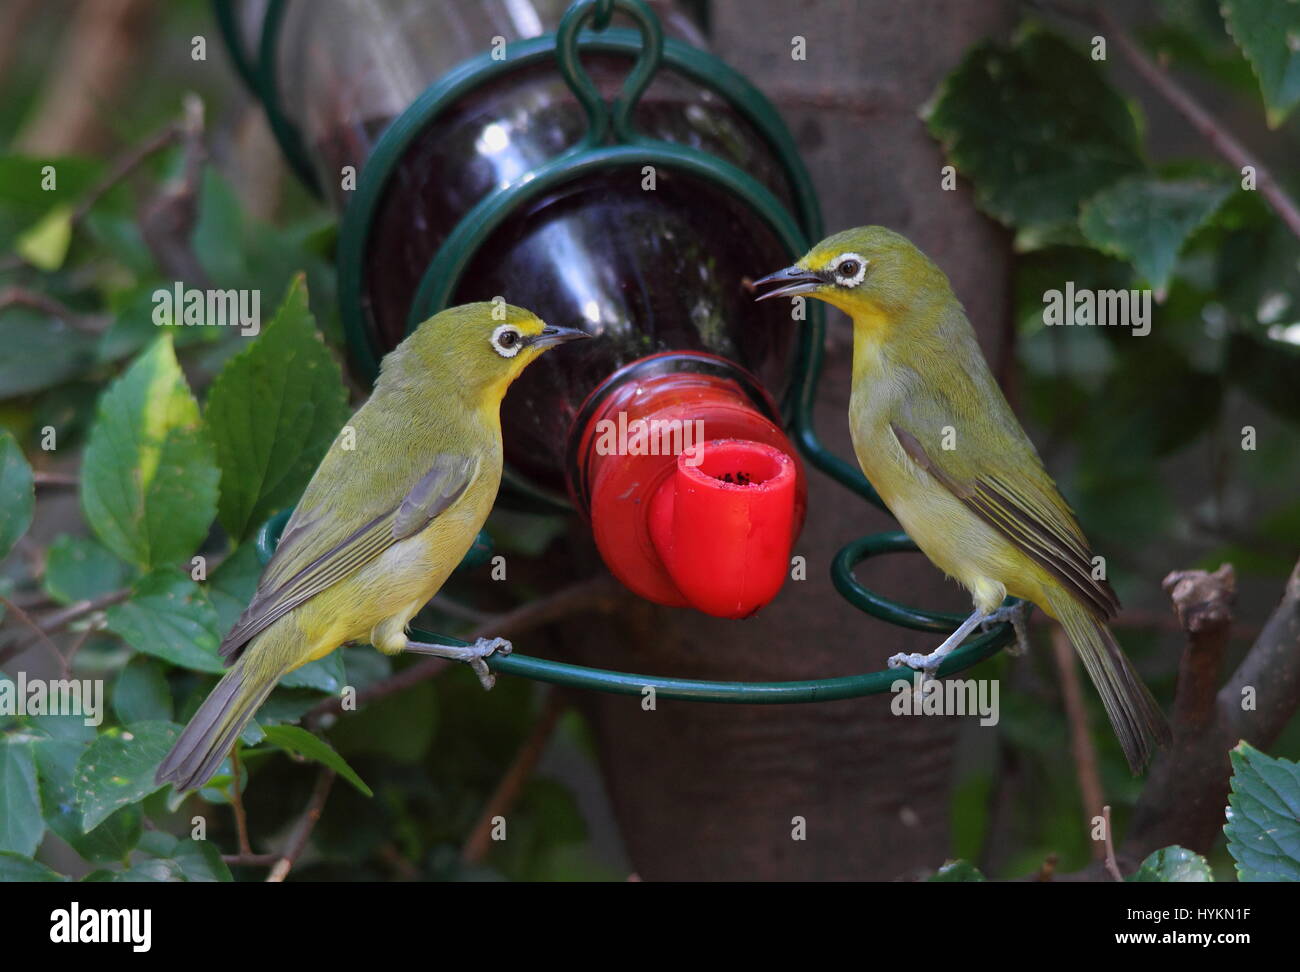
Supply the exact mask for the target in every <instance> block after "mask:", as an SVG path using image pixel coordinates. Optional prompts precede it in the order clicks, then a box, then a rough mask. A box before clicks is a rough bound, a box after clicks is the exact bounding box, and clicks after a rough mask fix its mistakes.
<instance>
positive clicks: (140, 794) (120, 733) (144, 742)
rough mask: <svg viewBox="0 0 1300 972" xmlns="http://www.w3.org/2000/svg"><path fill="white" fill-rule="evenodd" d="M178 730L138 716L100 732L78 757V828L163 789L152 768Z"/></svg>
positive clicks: (96, 822)
mask: <svg viewBox="0 0 1300 972" xmlns="http://www.w3.org/2000/svg"><path fill="white" fill-rule="evenodd" d="M180 731H181V727H180V726H178V725H176V724H175V723H172V722H136V723H132V724H131V725H129V726H127V727H125V728H121V729H119V728H116V727H114V728H111V729H106V730H104V731H103V732H101V733H100V734H99V737H98V738H97V739H96V740H95V741H94V742H93V743H91V744H90V745H89V746H87V747H86V751H85V752H83V753H82V754H81V757H80V758H79V759H78V760H77V770H76V781H75V787H76V793H77V802H78V803H79V804H80V806H81V811H82V820H81V826H82V828H83V829H85V830H93V829H94V828H95V827H97V826H98V825H99V824H100V823H102V822H103V821H104V820H107V819H108V817H109V816H110V815H111V814H113V813H114V812H116V811H117V810H120V809H121V808H122V807H125V806H128V805H130V804H132V803H138V802H139V801H141V800H143V799H144V798H145V797H147V796H148V795H149V794H150V793H154V792H156V791H158V790H161V789H162V788H163V786H165V785H166V784H158V783H155V782H154V779H153V778H154V773H155V772H157V770H158V764H159V763H161V762H162V760H163V757H164V756H166V755H167V751H168V750H169V749H171V747H172V744H173V743H174V742H176V737H177V736H179V735H180Z"/></svg>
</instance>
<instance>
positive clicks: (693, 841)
mask: <svg viewBox="0 0 1300 972" xmlns="http://www.w3.org/2000/svg"><path fill="white" fill-rule="evenodd" d="M1012 14H1013V9H1012V4H1010V3H1003V2H995V0H990V2H986V3H980V4H972V3H969V2H967V0H929V2H912V3H907V4H899V3H897V2H896V0H864V2H857V3H855V2H844V0H841V2H833V0H809V2H803V3H799V4H791V3H786V2H781V0H762V2H745V3H741V2H739V0H719V2H715V3H713V4H712V5H711V16H712V31H713V37H714V47H715V51H716V52H717V53H718V54H719V55H720V56H722V57H723V58H724V59H725V60H727V61H728V62H730V63H731V64H732V65H734V66H735V67H737V68H738V69H740V70H741V71H743V72H745V73H746V74H748V75H749V76H750V77H751V78H752V79H753V80H754V81H755V83H756V84H758V86H759V87H760V88H762V89H763V90H764V92H765V93H767V94H768V95H769V97H771V98H773V100H775V101H776V102H777V106H778V107H779V108H780V109H781V111H782V113H783V115H784V117H785V119H786V121H787V123H788V124H789V126H790V128H791V130H792V131H793V133H794V134H795V137H796V140H797V141H798V143H799V145H800V147H801V150H802V152H803V155H804V160H805V162H806V164H807V165H808V167H809V169H810V170H811V172H812V174H813V177H814V179H815V181H816V183H817V188H818V190H819V192H820V195H821V200H822V206H823V211H824V212H825V213H826V215H827V220H826V222H827V232H834V231H837V230H841V229H845V228H848V227H851V226H855V225H862V224H868V223H880V224H883V225H887V226H890V227H892V228H894V229H897V230H899V231H901V232H903V233H905V234H906V235H908V236H909V237H910V238H911V239H912V240H914V241H915V242H916V243H917V245H919V246H920V247H921V248H922V249H923V250H924V251H925V252H926V253H928V254H929V255H930V256H931V257H932V258H933V259H934V260H935V261H936V262H937V263H938V264H939V265H940V266H941V267H942V268H943V269H944V270H945V271H946V272H947V273H948V275H949V277H950V278H951V280H952V283H953V286H954V288H955V289H956V292H957V294H958V296H959V298H961V300H962V301H963V302H964V304H965V306H966V309H967V311H968V313H969V315H970V317H971V320H972V322H973V323H974V324H975V327H976V329H977V330H978V331H979V334H980V338H981V341H982V342H983V344H984V347H985V351H986V353H987V354H988V355H989V358H990V361H991V362H992V363H993V364H994V366H995V369H996V370H997V371H998V372H999V373H1002V371H1003V368H1002V365H1003V364H1004V363H1005V362H1003V361H1002V360H1001V359H1002V358H1003V357H1004V344H1003V336H1004V334H1005V333H1006V328H1007V326H1008V325H1007V299H1008V266H1009V247H1008V242H1007V238H1006V236H1005V234H1003V233H1002V232H1001V231H1000V230H998V228H997V227H995V226H994V225H992V224H991V223H989V222H988V221H987V220H985V219H984V218H983V217H981V216H979V215H978V214H977V213H976V212H975V210H974V208H973V206H972V204H971V201H970V198H969V196H968V195H967V193H966V192H965V189H964V187H963V188H961V189H959V191H956V192H945V191H943V190H942V189H941V187H940V180H941V172H940V169H941V167H942V166H943V164H944V162H943V159H942V157H941V154H940V152H939V149H938V146H937V145H936V144H935V143H934V141H933V140H932V139H931V138H930V137H929V135H928V134H927V133H926V130H925V127H924V124H923V123H922V122H921V120H920V119H919V118H918V111H919V109H920V107H921V105H922V104H923V103H924V102H925V101H926V100H927V99H928V98H929V97H930V96H931V95H932V94H933V92H934V90H935V88H936V86H937V85H938V83H939V81H940V80H941V79H942V78H943V77H944V75H946V74H947V73H948V72H949V71H951V70H952V69H953V68H954V67H955V66H956V65H957V63H958V61H959V60H960V58H961V57H962V55H963V53H964V52H965V50H966V49H967V48H968V47H969V46H970V45H971V44H973V43H974V42H976V41H977V40H978V39H980V38H981V37H983V36H986V35H989V34H998V33H1001V32H1003V31H1004V30H1005V29H1006V28H1008V27H1009V26H1010V24H1011V22H1012ZM796 35H800V36H802V37H804V38H805V39H806V50H807V59H806V60H802V61H796V60H793V59H792V57H791V49H792V38H794V37H795V36H796ZM773 269H776V268H774V267H755V268H754V273H755V275H757V274H760V273H764V272H767V271H769V270H773ZM831 317H832V319H831V321H830V326H829V328H828V331H829V337H828V360H827V367H826V372H825V375H824V377H823V380H822V387H821V388H820V390H819V394H818V409H817V423H818V429H819V431H820V432H821V435H822V437H823V439H824V440H825V441H826V443H827V444H828V445H829V446H830V447H831V448H833V449H835V450H836V451H837V452H839V453H840V454H842V455H845V456H851V455H852V449H851V446H850V443H849V435H848V427H847V423H846V419H845V413H846V409H847V407H848V398H849V378H850V374H849V372H850V340H851V336H850V332H849V328H848V324H847V321H846V320H845V319H844V318H843V317H842V316H841V315H839V314H838V312H831ZM896 528H897V527H896V526H895V525H894V524H893V522H892V521H891V520H889V519H888V518H887V517H885V516H883V515H881V514H879V513H876V512H875V511H874V510H872V509H871V508H869V507H868V506H867V504H866V503H864V502H862V501H860V500H858V499H856V498H854V497H852V496H851V495H850V494H848V493H847V492H845V491H844V490H843V489H842V488H841V487H840V486H838V485H836V484H834V483H832V482H831V481H829V480H828V479H826V478H825V477H823V476H821V475H819V474H817V473H815V472H813V473H812V474H811V475H810V483H809V497H808V522H807V525H806V526H805V528H804V531H803V535H802V536H801V537H800V538H799V540H798V542H797V543H796V545H795V553H797V554H802V555H803V556H804V557H806V558H807V563H808V579H807V580H805V581H802V582H794V581H791V582H788V583H787V584H786V587H785V589H784V590H783V591H782V593H781V594H780V596H779V597H778V598H777V600H776V601H775V602H774V603H773V604H772V605H770V606H769V607H767V608H765V609H764V610H763V611H762V612H760V614H759V615H758V616H757V617H756V618H753V619H750V620H747V621H742V622H729V621H720V620H715V619H712V618H707V617H704V616H702V615H700V614H697V613H694V612H690V611H684V610H668V609H662V608H657V607H654V606H651V605H645V606H644V607H643V608H638V609H636V610H635V611H633V612H632V613H631V615H629V616H627V617H625V618H622V619H620V622H619V623H618V624H617V625H616V626H609V625H606V624H604V623H601V624H599V625H589V626H584V625H581V624H575V625H570V626H569V627H567V628H566V629H565V630H564V632H563V638H562V640H563V642H564V644H565V646H566V649H567V652H568V653H569V654H570V655H571V656H572V657H574V658H575V660H578V661H580V662H583V663H586V664H592V665H599V666H601V667H608V668H616V669H621V670H625V671H634V672H640V673H658V674H671V675H679V676H684V677H696V678H726V679H738V680H784V679H804V678H818V677H824V676H832V675H844V674H852V673H858V672H864V671H869V670H874V669H879V668H882V667H884V664H885V659H886V658H887V657H888V656H889V655H891V654H893V653H894V652H897V651H917V650H928V648H930V647H933V644H934V643H935V640H936V639H935V638H934V637H933V636H931V635H924V634H917V633H914V632H909V631H905V630H902V629H899V628H894V627H891V626H888V625H886V624H884V623H883V622H880V621H877V620H875V619H872V618H870V617H868V616H866V615H864V614H862V613H860V612H858V611H857V610H855V609H854V608H852V607H850V606H849V605H848V604H847V603H845V602H844V601H843V599H841V598H840V596H839V595H838V594H837V593H836V592H835V590H834V589H833V587H832V586H831V582H830V577H829V565H830V561H831V558H832V557H833V556H834V554H835V552H836V550H838V549H839V547H841V546H842V545H843V544H845V543H847V542H848V541H850V540H852V539H853V538H855V537H857V536H860V535H861V534H863V533H868V532H873V531H877V530H882V529H896ZM859 576H860V577H861V578H862V580H863V581H864V583H866V584H867V585H868V586H871V587H875V588H877V589H880V590H882V591H883V592H885V593H887V594H890V595H891V596H899V597H903V598H905V599H906V600H908V601H909V602H910V603H914V604H917V605H919V606H924V607H931V608H949V609H954V610H962V609H967V603H968V602H967V601H966V599H965V597H964V595H961V594H959V593H958V592H957V591H956V589H955V587H954V586H953V585H950V584H945V582H944V581H943V580H942V578H941V577H940V575H939V574H938V572H937V571H936V570H935V569H934V568H933V567H931V566H929V565H928V564H927V563H926V562H925V561H924V559H923V558H921V557H919V556H894V557H886V558H882V559H877V560H875V561H873V562H869V563H868V564H864V565H863V566H862V568H860V570H859ZM575 701H576V702H577V704H579V705H580V706H581V707H582V708H583V709H584V711H585V712H586V714H587V716H588V717H589V718H590V720H591V723H592V725H593V727H594V730H595V733H596V736H597V740H598V749H599V756H600V761H601V766H602V769H603V772H604V774H605V779H606V783H607V786H608V788H609V793H610V796H611V800H612V803H613V806H614V810H615V813H616V815H617V818H618V821H619V824H620V827H621V829H622V832H623V836H624V839H625V842H626V845H627V848H628V852H629V854H630V856H631V859H632V862H633V866H634V868H635V869H636V871H637V872H638V873H639V874H640V875H641V877H643V878H645V879H647V880H651V879H663V880H690V879H720V880H736V879H742V880H743V879H757V880H783V879H790V880H807V879H814V880H820V879H892V878H898V877H909V876H913V875H916V874H918V873H921V872H923V871H926V870H930V869H933V868H934V867H936V866H938V865H939V864H941V863H942V862H943V860H944V857H945V854H946V853H947V852H948V845H949V826H948V805H949V789H950V777H951V769H952V747H953V742H954V738H955V731H956V727H955V725H954V724H953V722H952V721H951V720H949V719H946V718H939V717H929V718H900V717H895V716H893V715H892V714H891V712H890V707H889V701H890V697H889V696H873V697H869V698H865V699H858V700H850V701H844V702H832V703H818V704H810V705H772V706H735V705H708V704H697V703H684V702H669V701H664V700H662V699H661V700H659V702H658V705H657V708H656V710H655V711H644V710H643V709H642V706H641V700H640V699H636V698H625V697H621V696H610V695H600V694H596V693H590V694H588V693H583V694H581V695H580V696H578V697H577V698H575ZM797 818H801V819H802V820H803V821H804V828H805V831H804V833H805V839H802V840H799V839H795V838H796V836H797V833H796V829H797V827H798V824H799V819H797Z"/></svg>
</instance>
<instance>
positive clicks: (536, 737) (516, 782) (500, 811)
mask: <svg viewBox="0 0 1300 972" xmlns="http://www.w3.org/2000/svg"><path fill="white" fill-rule="evenodd" d="M564 709H565V705H564V702H563V701H562V700H561V699H560V697H559V695H558V694H557V693H556V692H555V690H554V689H551V690H548V692H547V694H546V702H545V704H544V706H543V708H542V714H541V715H540V716H539V717H538V719H537V723H536V725H534V726H533V731H532V732H530V733H529V734H528V738H527V739H525V740H524V743H523V745H522V746H520V747H519V752H518V753H517V754H515V758H514V761H513V762H512V763H511V764H510V768H509V769H507V770H506V773H505V775H504V776H503V777H501V782H500V783H498V784H497V788H496V789H495V790H494V791H493V792H492V796H491V797H490V798H489V799H488V802H487V805H486V806H485V807H484V808H483V813H482V814H481V815H480V816H479V819H478V823H476V824H475V825H474V828H473V829H472V830H471V831H470V834H469V839H468V840H466V841H465V846H464V848H463V849H462V850H461V854H460V859H461V863H463V864H477V863H478V862H479V861H481V860H483V858H484V857H485V856H486V855H487V851H488V847H489V846H490V844H491V841H492V821H493V820H494V819H496V818H497V817H504V816H505V815H506V814H507V813H509V812H510V808H511V807H513V806H514V804H515V801H516V800H517V799H518V798H519V793H520V791H521V790H523V788H524V784H525V783H527V782H528V780H529V778H530V777H531V776H532V775H533V770H535V769H536V768H537V763H538V761H539V760H540V759H541V758H542V753H543V752H544V751H545V749H546V744H547V743H548V742H549V741H550V738H551V734H552V733H553V732H554V731H555V726H556V723H558V722H559V721H560V716H561V714H563V712H564Z"/></svg>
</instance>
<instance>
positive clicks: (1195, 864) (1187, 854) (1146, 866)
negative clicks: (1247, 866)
mask: <svg viewBox="0 0 1300 972" xmlns="http://www.w3.org/2000/svg"><path fill="white" fill-rule="evenodd" d="M1125 880H1126V881H1136V882H1138V883H1144V882H1150V881H1161V882H1171V881H1172V882H1203V881H1213V880H1214V874H1213V872H1211V871H1210V865H1209V863H1208V862H1207V861H1206V860H1205V858H1204V857H1202V856H1201V855H1200V854H1198V853H1196V851H1190V850H1188V849H1187V848H1186V847H1179V846H1178V845H1177V844H1175V845H1174V846H1172V847H1162V848H1160V850H1158V851H1153V852H1152V853H1151V854H1149V855H1148V856H1147V859H1146V860H1145V861H1143V862H1142V863H1141V864H1140V865H1138V869H1137V871H1135V872H1134V873H1133V874H1130V875H1129V876H1128V877H1127V878H1125Z"/></svg>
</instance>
